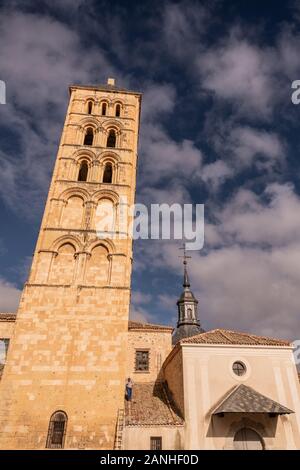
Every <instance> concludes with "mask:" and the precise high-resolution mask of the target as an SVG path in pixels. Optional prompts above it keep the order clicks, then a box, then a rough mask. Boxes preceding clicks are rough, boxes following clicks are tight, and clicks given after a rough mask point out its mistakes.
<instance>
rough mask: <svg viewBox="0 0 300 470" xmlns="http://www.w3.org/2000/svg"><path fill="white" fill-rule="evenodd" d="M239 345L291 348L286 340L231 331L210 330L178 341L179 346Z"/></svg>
mask: <svg viewBox="0 0 300 470" xmlns="http://www.w3.org/2000/svg"><path fill="white" fill-rule="evenodd" d="M186 343H189V344H241V345H247V344H249V345H261V346H291V343H290V342H289V341H286V340H281V339H275V338H268V337H266V336H257V335H252V334H250V333H241V332H239V331H231V330H222V329H217V330H211V331H207V332H205V333H200V334H199V335H195V336H191V337H190V338H185V339H183V340H181V341H180V344H186Z"/></svg>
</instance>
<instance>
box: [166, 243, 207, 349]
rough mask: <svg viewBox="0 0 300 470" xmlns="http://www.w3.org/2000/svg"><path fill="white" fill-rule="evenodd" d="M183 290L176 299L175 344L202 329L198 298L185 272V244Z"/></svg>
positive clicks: (173, 338) (173, 341) (201, 331)
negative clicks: (198, 311)
mask: <svg viewBox="0 0 300 470" xmlns="http://www.w3.org/2000/svg"><path fill="white" fill-rule="evenodd" d="M183 250H184V255H183V266H184V273H183V292H182V294H181V296H180V298H179V300H178V301H177V307H178V321H177V327H176V329H175V331H174V333H173V337H172V343H173V344H176V343H177V342H178V341H179V340H181V339H183V338H187V337H189V336H194V335H197V334H199V333H203V332H204V330H203V329H202V328H201V326H200V322H199V319H198V313H197V307H198V300H197V299H196V298H195V296H194V294H193V292H192V291H191V289H190V287H191V284H190V280H189V276H188V272H187V259H188V258H190V256H187V255H186V250H185V246H184V248H183Z"/></svg>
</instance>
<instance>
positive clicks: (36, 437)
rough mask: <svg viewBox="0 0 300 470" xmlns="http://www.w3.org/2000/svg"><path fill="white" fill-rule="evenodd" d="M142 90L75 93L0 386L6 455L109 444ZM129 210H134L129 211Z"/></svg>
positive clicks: (119, 390)
mask: <svg viewBox="0 0 300 470" xmlns="http://www.w3.org/2000/svg"><path fill="white" fill-rule="evenodd" d="M140 106H141V94H140V93H137V92H134V91H129V90H126V89H122V88H119V87H117V86H115V82H114V80H113V79H109V80H108V83H107V84H106V85H99V86H77V85H74V86H70V102H69V106H68V110H67V115H66V120H65V124H64V128H63V132H62V137H61V141H60V145H59V148H58V154H57V159H56V163H55V168H54V172H53V176H52V180H51V184H50V189H49V194H48V198H47V202H46V207H45V212H44V216H43V219H42V224H41V228H40V233H39V236H38V241H37V245H36V249H35V252H34V257H33V262H32V267H31V271H30V275H29V278H28V281H27V282H26V284H25V286H24V290H23V294H22V298H21V302H20V306H19V310H18V314H17V320H16V328H15V333H14V336H13V338H12V340H11V343H10V348H9V351H8V357H7V363H6V366H5V369H4V373H3V376H2V380H1V385H0V423H1V426H0V448H2V449H21V448H23V449H43V448H45V447H48V448H62V447H64V448H74V449H78V448H79V449H80V448H81V449H82V448H86V449H111V448H112V447H113V443H114V435H115V426H116V419H117V414H118V409H119V408H122V407H123V400H124V380H125V368H126V349H127V330H128V316H129V302H130V283H131V264H132V238H131V234H130V233H128V230H127V229H128V219H125V225H124V217H123V221H122V223H121V221H120V208H122V209H123V210H124V208H125V209H126V208H127V207H128V206H129V205H131V204H133V203H134V198H135V187H136V165H137V146H138V133H139V119H140ZM125 213H126V212H125Z"/></svg>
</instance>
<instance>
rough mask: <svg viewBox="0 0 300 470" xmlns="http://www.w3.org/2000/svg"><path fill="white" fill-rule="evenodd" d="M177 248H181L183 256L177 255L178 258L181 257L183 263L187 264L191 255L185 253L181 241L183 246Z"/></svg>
mask: <svg viewBox="0 0 300 470" xmlns="http://www.w3.org/2000/svg"><path fill="white" fill-rule="evenodd" d="M179 250H183V256H179V258H183V264H187V260H188V259H189V258H191V256H188V255H187V254H186V246H185V243H183V246H182V247H181V248H179Z"/></svg>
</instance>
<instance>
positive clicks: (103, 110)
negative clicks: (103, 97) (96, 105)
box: [101, 103, 107, 116]
mask: <svg viewBox="0 0 300 470" xmlns="http://www.w3.org/2000/svg"><path fill="white" fill-rule="evenodd" d="M106 110H107V104H106V103H102V109H101V113H102V116H106Z"/></svg>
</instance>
